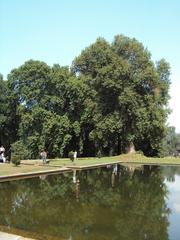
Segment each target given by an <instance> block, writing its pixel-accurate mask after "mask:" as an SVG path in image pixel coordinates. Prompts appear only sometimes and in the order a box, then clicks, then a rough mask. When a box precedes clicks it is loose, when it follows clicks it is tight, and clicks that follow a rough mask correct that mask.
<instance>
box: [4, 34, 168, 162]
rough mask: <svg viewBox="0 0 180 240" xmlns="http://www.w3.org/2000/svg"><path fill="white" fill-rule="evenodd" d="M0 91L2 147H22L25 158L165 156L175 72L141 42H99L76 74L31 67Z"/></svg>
mask: <svg viewBox="0 0 180 240" xmlns="http://www.w3.org/2000/svg"><path fill="white" fill-rule="evenodd" d="M0 85H1V88H0V100H1V101H0V104H1V106H0V123H1V125H0V137H1V144H5V145H7V146H9V145H10V144H15V145H14V148H16V147H17V148H18V149H19V146H21V148H22V149H24V150H23V151H24V152H26V153H27V154H25V156H24V158H26V157H27V158H36V157H38V156H39V152H40V151H41V150H42V149H46V150H47V151H48V153H49V156H50V157H60V156H67V155H68V152H69V151H71V150H75V149H76V150H78V152H79V154H81V155H82V156H94V155H97V154H101V155H116V154H120V153H122V152H126V151H130V150H132V149H134V148H135V149H137V150H141V151H143V152H144V154H146V155H151V156H153V155H158V154H159V153H160V152H161V149H162V144H163V139H164V137H165V135H166V125H165V123H166V119H167V115H168V112H169V110H168V108H167V103H168V99H169V95H168V90H169V85H170V67H169V64H168V63H167V62H166V61H165V60H164V59H162V60H160V61H158V62H156V63H154V62H153V61H152V59H151V54H150V52H149V51H148V50H147V49H146V48H145V47H144V46H143V45H142V44H141V43H140V42H138V41H137V40H136V39H131V38H128V37H125V36H123V35H118V36H115V38H114V40H113V42H112V43H108V42H107V41H106V40H105V39H103V38H98V39H97V40H96V42H95V43H93V44H91V45H90V46H89V47H87V48H85V49H84V50H83V51H82V52H81V54H80V55H79V56H78V57H76V58H75V59H74V61H73V63H72V65H71V67H68V66H59V65H58V64H55V65H53V66H52V67H50V66H48V65H47V64H46V63H44V62H41V61H34V60H29V61H27V62H25V63H24V64H23V65H22V66H20V67H19V68H17V69H13V70H12V71H11V73H10V74H9V75H8V79H7V81H4V80H3V79H2V77H1V78H0Z"/></svg>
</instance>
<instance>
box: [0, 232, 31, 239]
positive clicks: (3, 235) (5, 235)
mask: <svg viewBox="0 0 180 240" xmlns="http://www.w3.org/2000/svg"><path fill="white" fill-rule="evenodd" d="M0 240H35V239H32V238H24V237H21V236H18V235H14V234H9V233H4V232H0Z"/></svg>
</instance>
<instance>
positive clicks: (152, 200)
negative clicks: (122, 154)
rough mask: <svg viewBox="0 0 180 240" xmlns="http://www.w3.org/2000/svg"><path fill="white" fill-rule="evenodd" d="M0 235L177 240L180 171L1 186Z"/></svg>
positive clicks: (123, 169)
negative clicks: (0, 233)
mask: <svg viewBox="0 0 180 240" xmlns="http://www.w3.org/2000/svg"><path fill="white" fill-rule="evenodd" d="M0 231H6V232H12V233H16V234H20V235H22V236H27V237H32V238H35V239H40V240H41V239H42V240H46V239H47V240H56V239H58V240H65V239H66V240H121V239H122V240H132V239H133V240H146V239H147V240H158V239H159V240H179V239H180V167H158V166H133V165H127V166H120V165H114V166H107V167H105V168H98V169H90V170H86V171H75V170H74V171H73V172H71V173H64V174H60V175H53V176H41V177H37V178H33V179H28V180H27V179H26V180H18V181H11V182H6V183H0Z"/></svg>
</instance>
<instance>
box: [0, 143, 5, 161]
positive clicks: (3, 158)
mask: <svg viewBox="0 0 180 240" xmlns="http://www.w3.org/2000/svg"><path fill="white" fill-rule="evenodd" d="M4 153H5V148H4V147H3V146H1V147H0V157H1V159H2V161H3V162H6V158H5V157H4Z"/></svg>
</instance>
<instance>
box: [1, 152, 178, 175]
mask: <svg viewBox="0 0 180 240" xmlns="http://www.w3.org/2000/svg"><path fill="white" fill-rule="evenodd" d="M21 162H22V164H21V165H20V166H18V167H15V166H13V165H12V164H0V176H5V175H14V174H21V173H34V172H38V171H47V170H57V167H63V166H64V167H71V166H73V167H75V166H77V167H87V166H90V167H91V166H95V165H101V164H112V163H134V164H157V165H161V164H168V165H169V164H170V165H180V157H166V158H150V157H145V156H143V155H141V154H122V155H119V156H114V157H102V158H95V157H94V158H79V159H77V160H76V161H75V163H72V162H71V160H70V159H68V158H62V159H52V160H51V161H50V163H49V165H45V166H43V165H42V160H24V161H21Z"/></svg>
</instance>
